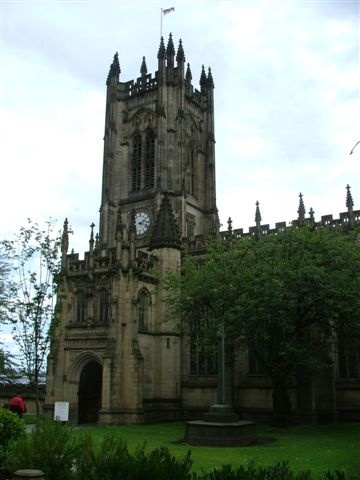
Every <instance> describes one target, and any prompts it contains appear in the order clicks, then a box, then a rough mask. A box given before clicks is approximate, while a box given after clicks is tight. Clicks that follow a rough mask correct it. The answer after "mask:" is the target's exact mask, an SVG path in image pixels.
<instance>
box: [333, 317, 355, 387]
mask: <svg viewBox="0 0 360 480" xmlns="http://www.w3.org/2000/svg"><path fill="white" fill-rule="evenodd" d="M337 367H338V368H337V376H338V379H339V380H345V381H355V380H356V381H359V379H360V349H359V346H358V345H357V344H356V342H352V338H351V336H350V334H349V332H346V329H345V327H344V325H341V326H340V327H339V329H338V332H337Z"/></svg>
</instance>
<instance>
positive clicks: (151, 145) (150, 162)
mask: <svg viewBox="0 0 360 480" xmlns="http://www.w3.org/2000/svg"><path fill="white" fill-rule="evenodd" d="M154 183H155V133H154V131H153V130H149V131H148V132H147V134H146V140H145V187H146V188H150V187H153V186H154Z"/></svg>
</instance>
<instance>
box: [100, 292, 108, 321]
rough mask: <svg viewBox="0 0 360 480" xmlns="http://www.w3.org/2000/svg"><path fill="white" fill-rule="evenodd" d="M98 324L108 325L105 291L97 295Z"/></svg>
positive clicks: (106, 293)
mask: <svg viewBox="0 0 360 480" xmlns="http://www.w3.org/2000/svg"><path fill="white" fill-rule="evenodd" d="M99 323H101V324H107V323H109V292H108V291H107V290H105V289H103V290H101V291H100V293H99Z"/></svg>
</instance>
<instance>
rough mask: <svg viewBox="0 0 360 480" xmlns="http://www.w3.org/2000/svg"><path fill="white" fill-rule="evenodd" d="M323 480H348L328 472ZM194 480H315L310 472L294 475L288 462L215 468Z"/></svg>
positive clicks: (338, 473)
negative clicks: (265, 465) (264, 465)
mask: <svg viewBox="0 0 360 480" xmlns="http://www.w3.org/2000/svg"><path fill="white" fill-rule="evenodd" d="M322 479H323V480H346V479H345V474H344V473H343V472H340V471H338V470H337V471H335V474H332V473H330V472H327V473H326V474H325V476H324V477H322ZM192 480H314V479H313V477H312V476H311V473H310V471H309V470H307V471H303V472H298V473H294V472H293V471H291V470H290V469H289V463H288V462H287V461H283V462H276V463H274V465H270V466H267V467H262V466H258V465H255V463H253V462H250V463H249V465H248V466H247V467H243V466H241V467H238V468H236V469H233V468H232V467H231V466H230V465H224V466H223V467H221V468H215V469H213V470H212V471H210V472H202V473H200V474H197V475H196V474H194V475H193V478H192Z"/></svg>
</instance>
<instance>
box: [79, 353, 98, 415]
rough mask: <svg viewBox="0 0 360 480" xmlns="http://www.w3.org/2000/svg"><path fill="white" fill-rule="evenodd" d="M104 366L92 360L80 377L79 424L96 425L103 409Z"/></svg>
mask: <svg viewBox="0 0 360 480" xmlns="http://www.w3.org/2000/svg"><path fill="white" fill-rule="evenodd" d="M101 390H102V366H101V365H100V364H99V363H98V362H95V361H94V360H92V361H91V362H89V363H87V364H86V365H85V367H84V368H83V370H82V372H81V375H80V382H79V393H78V423H95V422H97V421H98V419H99V410H100V408H101Z"/></svg>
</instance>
